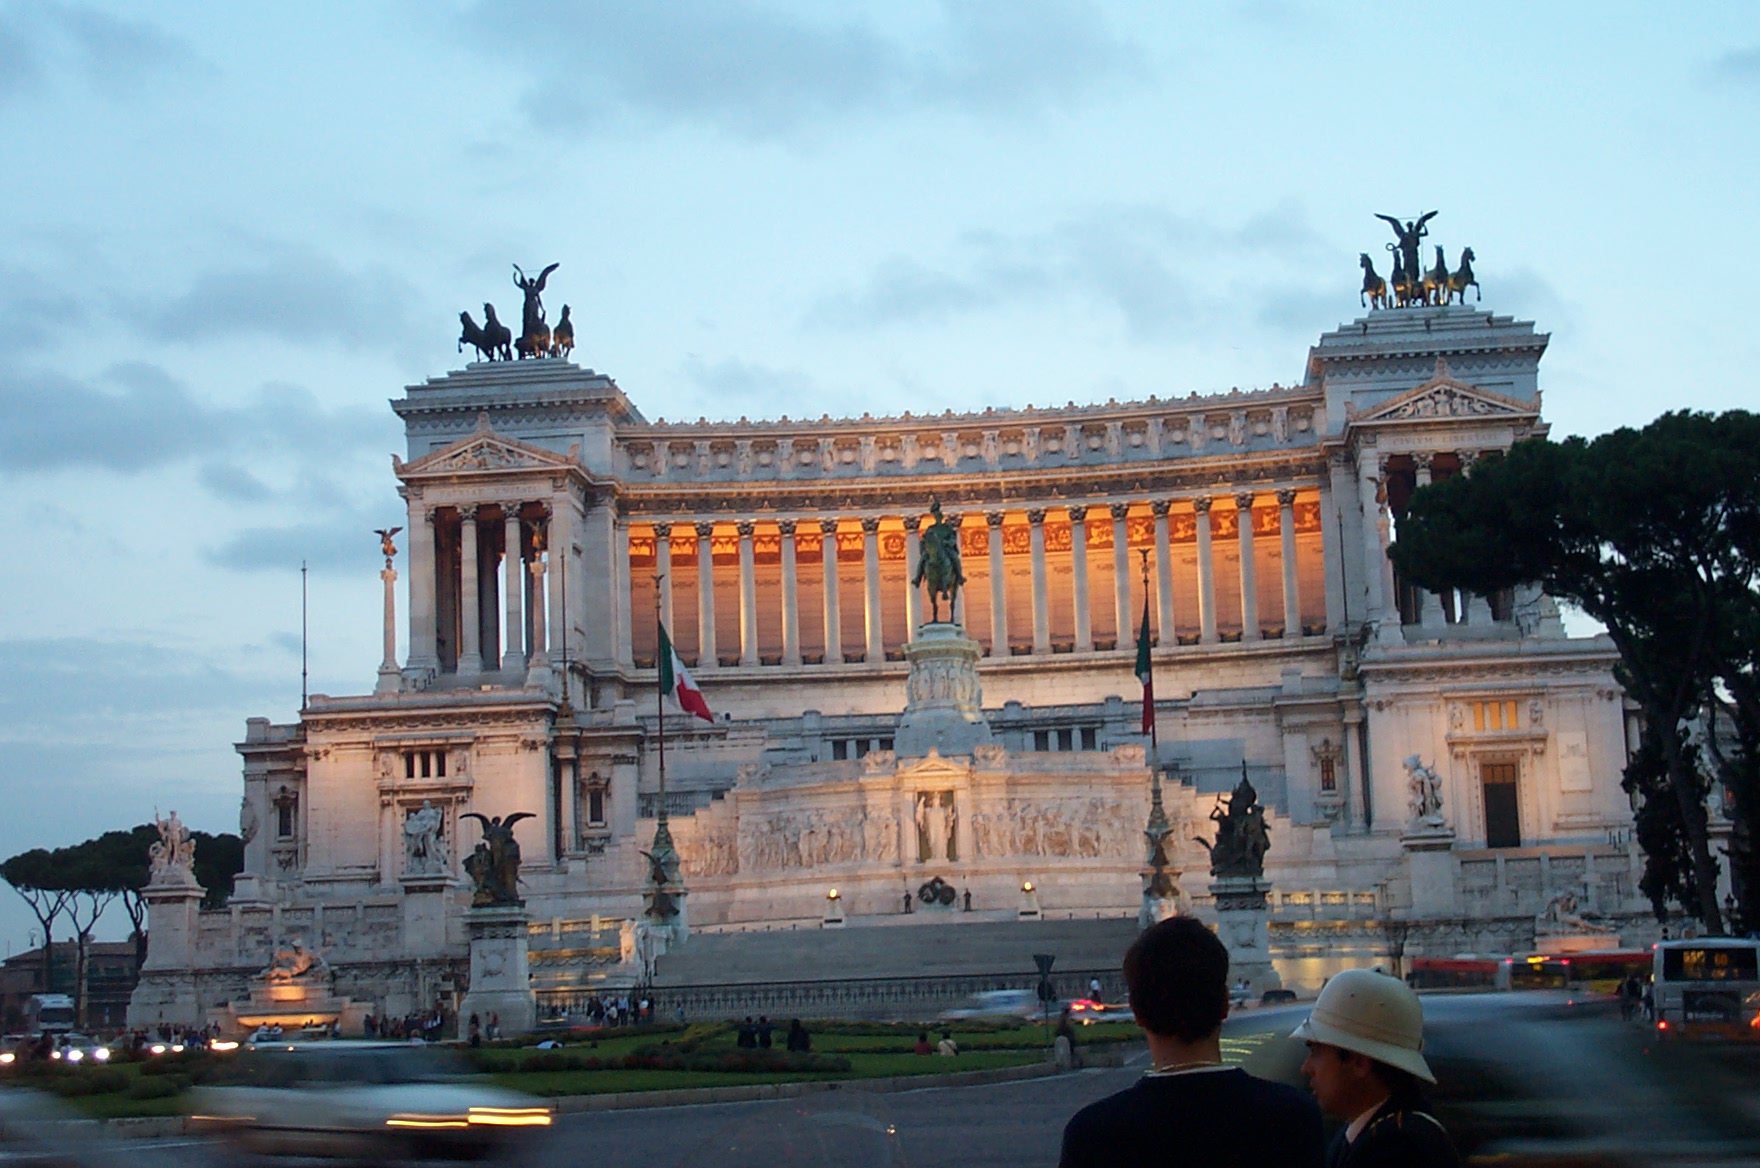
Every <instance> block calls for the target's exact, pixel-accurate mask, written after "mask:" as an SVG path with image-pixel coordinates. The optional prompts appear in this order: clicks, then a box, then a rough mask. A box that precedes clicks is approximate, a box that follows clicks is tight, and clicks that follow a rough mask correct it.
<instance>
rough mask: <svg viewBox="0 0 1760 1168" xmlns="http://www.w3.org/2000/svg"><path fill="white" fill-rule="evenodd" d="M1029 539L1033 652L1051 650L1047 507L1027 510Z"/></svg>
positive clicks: (1047, 651)
mask: <svg viewBox="0 0 1760 1168" xmlns="http://www.w3.org/2000/svg"><path fill="white" fill-rule="evenodd" d="M1027 541H1028V546H1029V547H1030V548H1031V549H1032V556H1033V652H1035V653H1049V652H1051V612H1050V609H1049V606H1048V604H1047V598H1046V594H1045V509H1044V508H1043V507H1035V508H1033V509H1032V510H1031V511H1028V512H1027Z"/></svg>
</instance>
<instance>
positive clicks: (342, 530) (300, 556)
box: [206, 507, 400, 575]
mask: <svg viewBox="0 0 1760 1168" xmlns="http://www.w3.org/2000/svg"><path fill="white" fill-rule="evenodd" d="M387 517H389V518H391V520H392V521H393V525H394V526H395V525H396V523H397V521H398V519H399V518H400V517H399V516H398V515H397V514H396V509H395V508H393V507H387V509H386V514H380V515H366V514H361V515H353V516H347V517H338V518H335V519H332V520H328V521H326V522H322V523H295V524H290V525H287V526H284V527H252V528H248V529H246V530H244V531H241V532H239V533H237V534H236V535H234V536H233V537H232V538H231V539H229V540H227V541H226V542H225V543H223V544H221V545H220V546H219V547H217V548H214V549H212V550H210V551H209V552H207V554H206V558H207V560H208V562H209V563H211V564H214V565H215V566H217V567H221V568H231V569H233V570H234V571H239V572H264V571H270V572H275V571H282V572H285V571H297V570H298V569H299V566H300V564H302V563H303V564H305V565H306V566H307V567H308V568H310V569H311V570H312V571H314V572H326V573H328V572H336V573H342V574H349V575H358V574H361V573H363V572H365V573H369V574H370V573H371V571H372V569H373V567H374V566H375V565H376V564H378V563H379V562H381V561H380V559H379V557H378V551H379V544H378V540H377V539H376V538H375V537H374V535H373V529H374V528H375V527H377V526H379V525H380V524H382V523H384V522H385V520H386V518H387Z"/></svg>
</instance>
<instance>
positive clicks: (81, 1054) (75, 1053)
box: [67, 1046, 86, 1063]
mask: <svg viewBox="0 0 1760 1168" xmlns="http://www.w3.org/2000/svg"><path fill="white" fill-rule="evenodd" d="M85 1057H86V1052H85V1051H83V1050H81V1049H80V1048H79V1047H77V1046H76V1047H73V1048H72V1049H70V1050H69V1051H68V1052H67V1061H68V1062H70V1063H77V1062H78V1061H79V1060H80V1059H83V1058H85Z"/></svg>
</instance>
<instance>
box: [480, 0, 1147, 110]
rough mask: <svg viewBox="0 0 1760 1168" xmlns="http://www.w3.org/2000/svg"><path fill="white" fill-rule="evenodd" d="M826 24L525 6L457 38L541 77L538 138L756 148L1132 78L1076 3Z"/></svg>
mask: <svg viewBox="0 0 1760 1168" xmlns="http://www.w3.org/2000/svg"><path fill="white" fill-rule="evenodd" d="M821 11H822V10H820V9H816V8H814V7H811V6H808V7H804V8H801V9H799V10H797V11H796V12H793V13H785V12H781V11H778V10H777V9H776V8H774V7H773V6H767V5H761V4H757V3H752V2H750V0H745V2H739V3H735V2H728V0H721V2H714V0H688V2H685V3H676V4H634V5H631V4H622V3H615V2H608V0H607V2H600V3H592V4H578V3H563V2H561V0H525V2H523V3H518V4H511V5H509V4H499V5H492V6H491V5H483V6H479V7H478V8H476V9H475V10H474V11H473V12H472V13H470V14H469V16H468V17H467V20H466V23H465V27H464V29H463V30H462V31H463V32H464V33H465V35H467V36H470V37H472V39H473V40H474V41H476V42H478V43H483V44H485V45H487V46H488V47H489V51H492V52H495V53H499V54H503V55H507V56H510V57H512V58H513V59H514V60H515V61H516V62H517V63H518V64H519V65H520V66H521V67H522V68H523V69H524V70H525V71H526V73H527V74H528V75H530V76H532V77H534V78H535V80H534V83H533V87H532V89H531V90H530V91H529V93H528V95H527V98H526V106H527V109H528V112H529V113H530V115H531V117H532V119H533V121H534V122H536V123H537V124H539V125H542V126H552V125H555V124H556V123H558V122H562V123H565V124H573V123H576V122H578V121H581V120H586V121H589V122H592V121H597V120H601V119H602V118H604V117H607V116H610V115H613V114H616V113H620V112H625V111H635V112H639V113H643V114H647V115H650V116H654V117H658V118H661V119H663V120H667V121H681V122H685V121H689V122H703V123H708V124H710V125H714V126H718V127H720V128H722V129H725V130H729V131H732V132H734V133H737V134H741V135H744V136H748V137H754V138H765V137H774V136H779V135H786V134H788V133H790V132H792V131H794V130H796V129H798V128H799V127H801V126H802V125H804V124H807V123H810V122H813V121H815V120H817V119H820V118H822V117H825V116H828V115H830V116H835V115H842V114H852V113H862V112H870V111H892V110H901V109H910V108H954V109H961V110H967V111H974V112H995V111H997V110H1008V109H1013V110H1022V109H1026V110H1030V109H1033V108H1036V107H1039V106H1043V105H1046V104H1052V103H1057V102H1064V101H1068V100H1072V99H1074V98H1076V97H1079V96H1080V95H1081V94H1082V93H1083V92H1084V91H1086V90H1088V89H1091V88H1093V87H1095V86H1096V85H1098V84H1100V83H1102V82H1104V81H1106V80H1109V79H1111V78H1114V77H1120V76H1125V75H1129V74H1132V73H1135V72H1138V71H1140V70H1141V60H1140V58H1139V56H1138V54H1137V53H1136V51H1135V49H1134V48H1133V47H1132V46H1131V45H1129V44H1128V43H1127V42H1125V41H1123V40H1121V39H1120V38H1118V37H1115V36H1114V35H1112V34H1111V32H1110V31H1109V30H1108V29H1107V28H1106V27H1105V24H1104V21H1103V20H1102V19H1101V17H1100V16H1099V14H1098V13H1097V12H1096V11H1095V10H1094V9H1093V8H1091V7H1089V6H1087V5H1083V4H1078V3H1070V2H1060V0H1040V2H1037V3H1030V4H1027V3H1013V4H1002V3H973V4H954V3H949V4H947V5H945V6H944V7H943V8H942V9H940V10H939V12H938V17H939V18H938V19H935V20H931V21H929V22H927V25H926V27H924V28H921V29H918V30H917V34H918V35H915V36H913V37H911V38H910V39H908V40H907V39H900V38H892V37H888V36H886V35H884V34H882V33H881V32H880V31H879V30H877V29H876V28H874V27H873V26H872V25H870V24H868V23H866V22H864V21H860V20H854V19H849V18H826V17H823V16H821V15H820V13H821ZM518 28H542V29H544V30H545V32H544V35H543V36H518V35H509V31H508V30H510V29H518ZM485 34H491V35H485Z"/></svg>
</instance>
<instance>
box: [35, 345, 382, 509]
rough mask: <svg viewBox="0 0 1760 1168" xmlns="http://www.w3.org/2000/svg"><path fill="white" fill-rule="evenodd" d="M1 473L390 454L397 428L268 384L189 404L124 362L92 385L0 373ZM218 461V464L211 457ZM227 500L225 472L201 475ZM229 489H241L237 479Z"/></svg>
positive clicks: (177, 390) (169, 385)
mask: <svg viewBox="0 0 1760 1168" xmlns="http://www.w3.org/2000/svg"><path fill="white" fill-rule="evenodd" d="M0 417H5V419H6V425H5V426H3V427H0V468H4V469H5V470H7V471H10V472H13V473H18V472H21V471H23V472H29V471H39V470H54V469H59V468H62V467H69V466H85V467H98V468H103V469H108V470H114V471H121V472H124V473H133V472H138V471H142V470H146V469H149V468H152V467H159V466H165V465H168V464H171V463H176V462H180V461H183V460H184V459H187V458H191V457H194V456H208V457H210V458H212V456H213V455H214V454H215V453H217V452H219V451H225V450H231V451H244V450H249V451H251V452H253V453H259V454H263V453H267V454H274V453H291V454H294V455H325V456H334V455H336V454H337V453H339V452H344V451H349V450H359V449H363V448H372V447H375V446H378V447H382V448H385V449H390V448H391V447H392V446H394V445H395V443H396V437H397V435H396V428H395V426H394V425H392V424H391V423H390V422H389V421H388V420H387V419H386V418H384V417H382V416H381V411H377V410H368V409H365V408H349V409H341V410H326V409H324V408H323V407H322V406H320V405H319V404H318V402H317V401H316V399H314V398H313V397H312V396H311V395H310V394H309V393H306V392H305V391H304V390H300V389H297V388H294V387H289V386H270V387H266V388H264V389H262V390H260V391H259V392H258V393H257V394H256V395H255V396H254V397H253V398H251V399H248V400H246V401H245V402H243V403H242V404H238V405H215V404H209V403H205V402H201V401H198V400H196V399H195V398H194V397H192V396H191V395H190V393H189V391H188V390H187V389H186V388H185V387H184V386H183V385H182V384H181V383H179V382H177V381H174V380H173V379H172V378H171V377H169V376H168V375H167V374H166V373H165V371H164V370H162V369H160V368H159V367H158V366H155V365H148V364H128V365H119V366H116V367H115V368H113V369H111V370H109V371H108V372H107V373H106V374H105V375H104V376H103V377H102V378H101V379H100V380H99V381H98V382H97V383H92V382H86V381H80V380H76V379H74V378H71V377H67V376H65V375H63V374H59V373H54V372H48V371H43V370H31V369H12V370H6V369H4V368H0ZM216 463H217V464H218V460H216ZM204 480H205V481H208V482H209V485H210V487H211V488H213V487H220V488H221V493H225V484H224V480H225V475H224V474H221V473H218V472H217V474H216V475H213V476H204ZM230 485H231V487H232V488H234V491H235V492H236V489H238V488H239V487H241V486H242V485H243V484H242V480H240V479H238V478H237V477H236V476H235V477H234V478H233V479H232V480H231V483H230Z"/></svg>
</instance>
